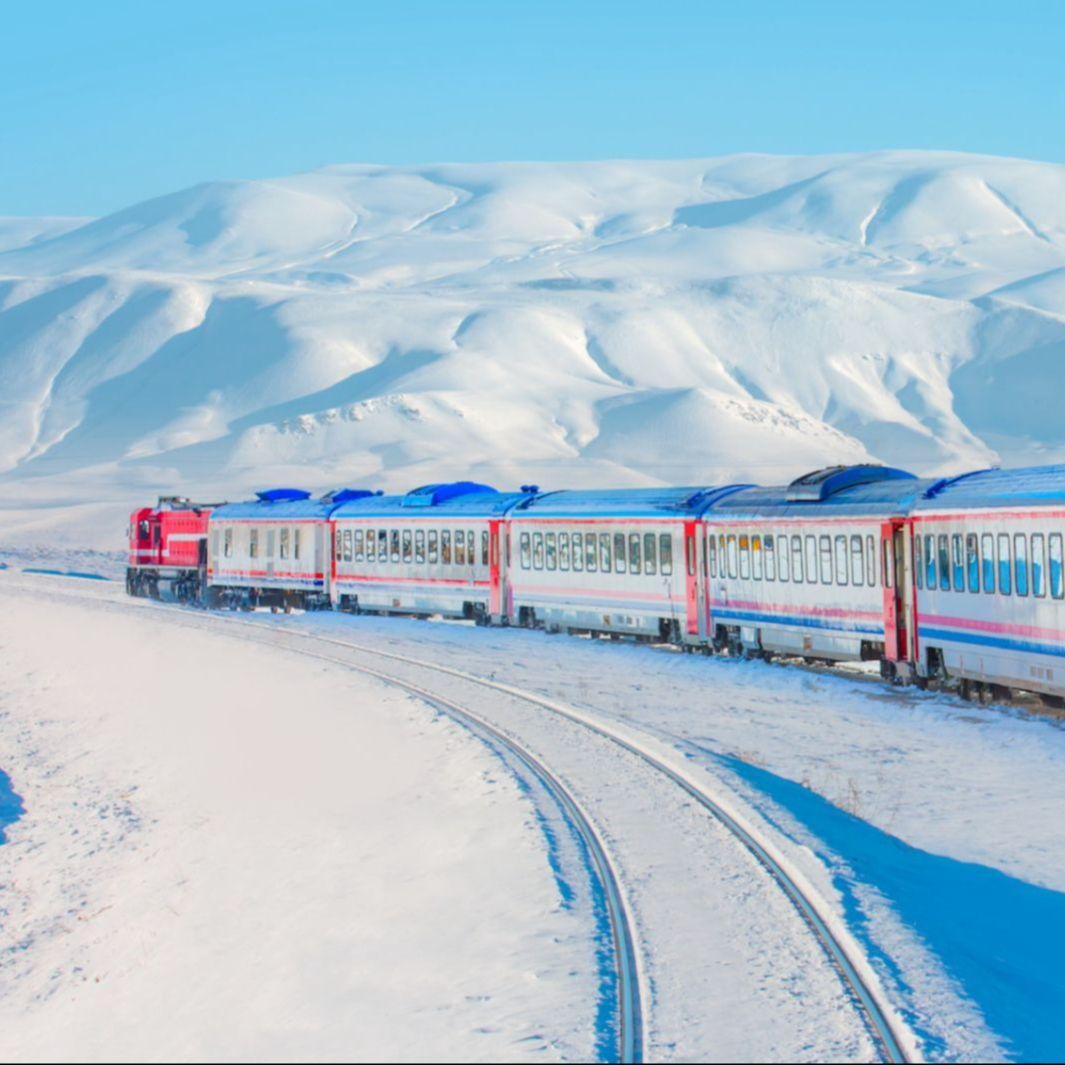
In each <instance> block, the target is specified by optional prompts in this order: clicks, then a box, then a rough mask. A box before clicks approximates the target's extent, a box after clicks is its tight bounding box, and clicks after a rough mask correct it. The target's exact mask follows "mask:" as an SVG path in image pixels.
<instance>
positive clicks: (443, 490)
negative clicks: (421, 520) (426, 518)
mask: <svg viewBox="0 0 1065 1065" xmlns="http://www.w3.org/2000/svg"><path fill="white" fill-rule="evenodd" d="M485 492H488V493H491V494H492V495H498V493H497V492H496V490H495V489H494V488H493V487H492V486H491V485H488V484H477V483H476V482H475V481H455V482H454V483H452V484H423V485H422V486H421V488H415V489H413V491H410V492H408V493H407V494H406V495H405V496H404V497H403V504H402V505H403V506H405V507H438V506H439V505H440V504H441V503H446V502H447V501H448V500H449V499H457V498H458V497H459V496H469V495H476V494H480V493H485Z"/></svg>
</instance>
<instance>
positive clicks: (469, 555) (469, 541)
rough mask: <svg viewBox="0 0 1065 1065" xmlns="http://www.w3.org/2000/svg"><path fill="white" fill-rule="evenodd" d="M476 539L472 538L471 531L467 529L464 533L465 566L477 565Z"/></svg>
mask: <svg viewBox="0 0 1065 1065" xmlns="http://www.w3.org/2000/svg"><path fill="white" fill-rule="evenodd" d="M476 544H477V537H476V536H474V534H473V530H472V529H468V530H467V531H466V565H468V566H476V565H477V547H476Z"/></svg>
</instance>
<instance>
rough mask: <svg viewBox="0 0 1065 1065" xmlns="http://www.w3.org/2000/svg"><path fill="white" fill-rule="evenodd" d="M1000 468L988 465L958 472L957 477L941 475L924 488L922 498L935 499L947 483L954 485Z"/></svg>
mask: <svg viewBox="0 0 1065 1065" xmlns="http://www.w3.org/2000/svg"><path fill="white" fill-rule="evenodd" d="M1000 468H1001V467H999V466H988V468H987V469H986V470H970V471H969V472H968V473H960V474H958V476H957V477H941V478H940V479H939V480H938V481H936V483H935V484H933V485H929V487H928V488H926V489H925V490H924V498H925V499H935V497H936V496H937V495H939V493H940V492H942V491H943V489H944V488H946V487H947V486H948V485H955V484H957V483H958V482H959V481H964V480H965V479H966V478H967V477H978V476H979V475H980V474H981V473H994V472H996V471H997V470H999V469H1000Z"/></svg>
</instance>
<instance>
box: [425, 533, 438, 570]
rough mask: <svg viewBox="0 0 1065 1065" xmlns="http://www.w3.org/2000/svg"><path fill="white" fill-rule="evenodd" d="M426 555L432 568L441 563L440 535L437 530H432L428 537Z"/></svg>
mask: <svg viewBox="0 0 1065 1065" xmlns="http://www.w3.org/2000/svg"><path fill="white" fill-rule="evenodd" d="M426 555H427V556H428V559H429V565H430V566H435V565H436V564H437V563H438V562H439V561H440V534H439V533H438V532H437V531H436V529H430V530H429V535H428V536H427V537H426Z"/></svg>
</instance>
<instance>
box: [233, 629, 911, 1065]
mask: <svg viewBox="0 0 1065 1065" xmlns="http://www.w3.org/2000/svg"><path fill="white" fill-rule="evenodd" d="M227 620H232V621H233V622H234V623H235V624H238V625H241V626H243V627H248V628H255V629H260V630H265V631H266V632H267V633H277V632H278V626H276V625H269V624H264V623H262V622H256V621H251V620H249V619H247V618H233V619H227ZM281 631H283V632H285V633H286V634H287V635H295V636H296V637H297V638H300V639H308V640H313V641H316V642H319V643H325V644H329V645H333V646H338V647H342V648H344V649H345V650H347V651H349V652H356V653H358V654H362V655H369V656H372V657H376V658H377V659H379V660H380V659H383V660H386V661H391V662H397V663H402V664H404V665H406V666H414V667H416V668H418V669H423V670H428V671H431V672H435V673H437V674H443V675H445V676H450V677H455V678H459V679H461V680H462V681H465V682H468V683H472V684H476V685H478V686H480V687H482V688H486V689H489V690H493V691H496V692H499V693H501V694H505V695H507V696H509V697H511V698H518V699H522V700H524V701H525V702H528V703H531V704H533V705H535V706H537V707H539V708H541V709H543V710H548V711H550V712H552V713H555V714H559V715H561V716H563V717H565V718H567V719H568V720H570V721H573V722H575V723H577V724H579V725H581V726H583V727H584V728H586V729H588V730H590V731H591V732H593V733H595V734H596V735H598V736H600V737H602V738H604V739H606V740H609V741H610V742H612V743H614V744H616V745H618V746H619V747H621V748H622V749H623V750H625V751H626V752H628V753H629V754H630V755H633V756H634V757H636V758H638V759H640V760H641V761H642V762H643V763H645V764H646V765H648V766H649V767H651V768H652V769H653V770H655V771H656V772H658V773H661V774H662V775H664V776H665V777H667V778H668V779H669V780H670V781H671V782H672V783H673V784H675V785H676V786H677V787H679V788H680V789H681V790H682V791H684V792H685V793H686V794H687V795H688V796H689V797H690V798H692V799H693V800H694V801H695V802H696V803H698V804H699V806H700V807H702V808H703V809H704V810H706V811H707V813H709V814H710V815H711V816H712V817H714V818H715V819H716V820H717V821H719V822H720V823H721V824H722V825H723V826H724V827H725V828H726V829H727V830H728V831H729V832H730V833H731V834H732V836H733V837H735V839H736V840H737V841H738V842H739V843H740V844H742V846H743V847H744V848H745V849H746V850H747V851H748V852H749V853H750V854H751V855H752V856H753V857H754V858H755V860H756V861H757V862H758V864H759V865H760V866H761V867H762V868H763V869H764V870H765V871H766V872H767V873H768V875H769V876H770V877H771V878H772V879H773V880H774V882H775V883H776V884H777V885H778V887H779V888H780V890H781V891H782V892H783V893H784V895H785V896H786V897H787V898H788V900H789V901H790V902H791V904H792V905H793V906H794V907H795V909H796V910H797V911H798V913H799V915H800V916H801V917H802V919H803V921H804V922H805V923H806V925H807V926H808V927H809V929H810V931H811V932H812V934H813V935H814V937H815V938H816V939H817V941H818V943H819V944H820V945H821V947H822V949H823V950H824V952H825V954H826V956H827V957H828V959H829V961H830V962H831V964H832V966H833V968H835V970H836V972H837V973H838V974H839V976H840V979H841V981H842V982H843V984H844V986H845V987H846V989H847V991H848V993H849V995H850V997H851V999H852V1001H853V1002H854V1004H855V1006H856V1008H857V1009H858V1010H859V1011H860V1013H861V1014H862V1016H863V1018H864V1019H865V1023H866V1027H867V1028H868V1031H869V1034H870V1036H871V1037H872V1039H873V1041H874V1042H875V1044H876V1046H877V1048H878V1050H879V1052H880V1056H881V1059H882V1060H883V1061H885V1062H891V1063H895V1062H916V1061H919V1060H920V1058H919V1056H918V1054H917V1053H916V1049H915V1046H914V1043H913V1040H912V1039H911V1038H910V1037H909V1035H908V1033H907V1032H906V1031H905V1029H904V1028H903V1026H902V1025H901V1024H900V1022H899V1021H898V1019H897V1018H896V1016H895V1012H894V1010H893V1009H892V1007H891V1006H890V1005H889V1004H888V1003H887V1002H885V1001H884V999H883V995H882V993H881V991H880V989H879V985H878V982H877V981H876V978H875V976H874V975H873V974H872V973H871V971H870V970H869V967H868V963H867V962H866V961H865V959H864V957H863V956H862V955H861V952H860V950H859V949H858V948H857V946H856V944H854V943H853V942H851V941H849V936H845V935H844V934H842V932H841V931H840V930H838V929H837V928H836V927H834V926H835V925H836V921H835V920H834V919H833V917H832V915H831V914H829V913H827V912H826V908H825V906H824V904H823V902H822V901H821V900H820V899H819V898H818V897H817V896H816V894H815V893H814V892H813V891H812V890H811V889H810V888H808V887H807V886H806V885H805V884H804V883H802V881H801V879H800V878H799V877H797V876H796V875H795V873H793V872H792V871H791V870H789V869H788V864H787V862H786V861H785V860H784V859H783V858H782V856H780V855H779V854H777V853H776V848H775V847H774V846H773V844H772V842H771V841H769V840H767V839H766V838H764V836H762V834H761V833H759V832H758V831H757V829H756V828H754V827H753V826H752V825H750V824H749V823H745V820H744V819H743V818H742V816H741V815H739V814H738V813H736V812H735V811H732V810H730V809H728V807H727V806H726V805H725V804H724V803H723V802H722V801H721V800H720V799H719V798H717V797H715V796H713V795H711V794H710V793H709V791H708V789H707V788H706V787H705V785H704V784H703V783H702V782H700V781H698V780H697V779H695V778H694V777H692V776H691V774H690V773H688V772H687V771H686V769H683V768H680V767H678V766H673V765H670V764H668V763H667V761H665V760H664V759H663V758H662V757H660V756H659V755H658V754H656V753H654V752H652V751H651V750H649V749H648V747H647V745H646V744H645V743H642V742H640V740H639V739H638V738H636V737H634V736H633V735H632V732H631V730H629V729H623V728H622V727H620V726H615V725H612V724H607V723H605V722H601V721H596V720H593V719H592V718H590V717H589V716H588V715H587V714H584V713H582V712H581V711H579V710H577V709H575V708H573V707H569V706H566V705H564V704H561V703H558V702H555V701H554V700H551V699H546V698H544V697H543V696H540V695H537V694H536V693H534V692H529V691H525V690H523V689H521V688H517V687H514V686H513V685H509V684H504V683H502V682H500V681H495V680H490V679H488V678H485V677H479V676H477V675H476V674H473V673H469V672H467V671H465V670H460V669H456V668H454V667H451V666H444V665H441V664H439V663H435V662H429V661H426V660H424V659H419V658H414V657H412V656H409V655H403V654H400V653H398V652H395V651H385V650H381V649H380V648H376V647H368V646H366V645H364V644H358V643H354V642H351V641H348V640H339V639H336V638H335V637H331V636H325V635H322V634H320V633H319V634H314V635H305V634H303V633H299V632H297V631H296V630H294V629H293V628H291V627H288V626H284V627H283V628H282V630H281ZM268 642H273V641H268ZM352 668H359V669H361V670H362V671H363V672H369V673H370V674H371V675H374V676H378V677H380V678H381V679H383V680H386V681H391V682H396V678H394V677H392V676H391V675H390V674H386V673H382V672H380V671H377V670H372V669H371V670H367V669H365V667H359V666H353V667H352ZM399 683H400V685H401V686H403V687H407V684H406V682H402V681H400V682H399ZM408 690H417V691H418V692H419V693H420V694H423V695H428V697H429V698H430V700H431V699H432V698H434V696H432V694H431V693H428V692H426V691H425V690H424V689H419V688H409V689H408Z"/></svg>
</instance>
